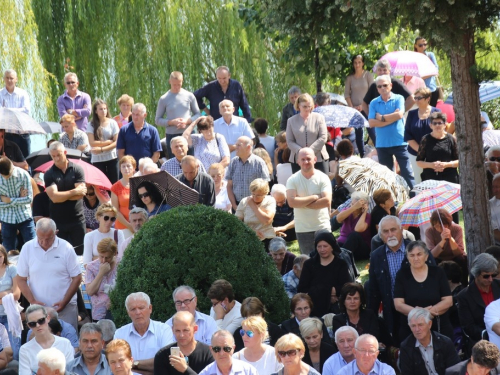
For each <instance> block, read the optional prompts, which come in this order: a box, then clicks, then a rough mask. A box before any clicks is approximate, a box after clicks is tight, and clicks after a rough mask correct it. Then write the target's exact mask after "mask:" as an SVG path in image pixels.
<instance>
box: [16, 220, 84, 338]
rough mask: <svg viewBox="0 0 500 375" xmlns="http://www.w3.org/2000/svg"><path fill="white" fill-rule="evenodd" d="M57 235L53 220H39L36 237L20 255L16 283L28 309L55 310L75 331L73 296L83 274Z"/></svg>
mask: <svg viewBox="0 0 500 375" xmlns="http://www.w3.org/2000/svg"><path fill="white" fill-rule="evenodd" d="M56 233H57V231H56V224H55V222H54V221H53V220H51V219H47V218H43V219H40V220H38V222H37V223H36V237H35V238H34V239H32V240H31V241H28V242H26V243H25V244H24V246H23V248H22V250H21V254H20V255H19V259H18V261H17V276H16V280H17V284H18V285H19V289H21V292H22V293H23V295H24V296H25V297H26V299H27V300H28V302H29V303H30V304H31V305H33V304H38V305H44V306H52V307H54V309H55V310H56V311H57V312H58V314H59V318H60V319H62V320H64V321H65V322H66V323H69V324H71V325H72V326H73V327H74V328H75V330H76V329H77V327H78V307H77V303H76V292H77V290H78V288H79V286H80V284H81V282H82V270H81V267H80V263H79V262H78V259H77V256H76V254H75V251H74V250H73V246H71V245H70V244H69V242H67V241H65V240H63V239H62V238H59V237H57V236H56ZM48 275H50V277H48ZM28 277H29V283H28Z"/></svg>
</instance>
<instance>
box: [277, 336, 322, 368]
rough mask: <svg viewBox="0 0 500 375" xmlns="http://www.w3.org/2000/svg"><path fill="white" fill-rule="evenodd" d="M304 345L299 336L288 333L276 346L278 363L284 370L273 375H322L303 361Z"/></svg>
mask: <svg viewBox="0 0 500 375" xmlns="http://www.w3.org/2000/svg"><path fill="white" fill-rule="evenodd" d="M305 351H306V349H305V347H304V343H303V342H302V340H301V339H300V337H299V336H297V335H294V334H293V333H288V334H286V335H284V336H283V337H281V338H280V339H279V340H278V342H277V343H276V345H275V346H274V352H275V353H276V358H277V359H278V362H280V363H282V364H283V368H282V369H280V370H279V371H276V372H273V373H272V374H271V375H285V374H286V375H320V374H319V372H317V371H316V370H315V369H314V368H313V367H311V366H309V365H308V364H307V363H305V362H303V361H302V358H304V354H305Z"/></svg>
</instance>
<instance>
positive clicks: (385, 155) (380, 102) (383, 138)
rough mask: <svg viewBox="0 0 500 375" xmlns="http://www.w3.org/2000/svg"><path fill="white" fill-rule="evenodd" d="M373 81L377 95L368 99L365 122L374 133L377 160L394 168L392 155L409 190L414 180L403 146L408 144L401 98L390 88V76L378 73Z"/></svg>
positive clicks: (405, 146) (406, 151) (408, 158)
mask: <svg viewBox="0 0 500 375" xmlns="http://www.w3.org/2000/svg"><path fill="white" fill-rule="evenodd" d="M375 83H376V84H377V89H378V92H379V94H380V96H379V97H378V98H375V99H373V100H372V101H371V102H370V112H369V114H368V122H369V123H370V127H371V128H375V133H376V134H377V144H376V148H377V154H378V159H379V162H380V164H382V165H385V166H386V167H387V168H389V169H390V170H391V171H392V170H393V169H394V161H393V157H394V156H395V157H396V160H397V161H398V164H399V168H400V170H401V176H402V177H403V178H404V179H405V181H406V183H407V184H408V186H409V188H410V190H411V189H413V185H414V184H415V180H414V178H413V169H412V168H411V163H410V157H409V154H408V150H407V146H408V144H407V143H406V142H405V141H404V130H405V125H404V122H403V115H404V111H405V108H404V98H403V96H401V95H398V94H395V93H393V92H391V90H392V83H391V77H390V76H388V75H382V76H378V77H377V79H376V80H375Z"/></svg>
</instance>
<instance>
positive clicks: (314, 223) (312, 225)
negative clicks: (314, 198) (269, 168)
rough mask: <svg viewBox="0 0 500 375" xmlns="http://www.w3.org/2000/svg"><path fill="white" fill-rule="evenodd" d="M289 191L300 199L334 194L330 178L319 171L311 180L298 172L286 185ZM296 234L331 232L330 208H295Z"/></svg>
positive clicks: (316, 171)
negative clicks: (293, 192)
mask: <svg viewBox="0 0 500 375" xmlns="http://www.w3.org/2000/svg"><path fill="white" fill-rule="evenodd" d="M286 189H287V190H295V191H296V192H297V196H298V197H307V196H310V195H318V196H321V193H330V195H331V194H332V183H331V181H330V179H329V178H328V176H327V175H326V174H324V173H323V172H321V171H318V170H317V169H316V170H315V171H314V174H313V175H312V176H311V178H309V179H307V178H305V177H304V175H303V174H302V171H298V172H297V173H295V174H293V175H292V177H290V178H289V179H288V181H287V183H286ZM294 218H295V232H296V233H306V232H316V231H317V230H319V229H328V230H331V226H330V209H329V208H328V207H324V208H320V209H311V208H306V207H301V208H294Z"/></svg>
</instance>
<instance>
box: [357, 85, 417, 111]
mask: <svg viewBox="0 0 500 375" xmlns="http://www.w3.org/2000/svg"><path fill="white" fill-rule="evenodd" d="M391 83H392V90H391V91H392V92H393V93H394V94H399V95H403V98H405V100H406V98H408V97H409V96H410V95H411V93H410V92H409V91H408V89H407V88H406V86H405V85H404V84H403V83H402V82H401V81H398V80H397V79H391ZM379 96H380V94H379V92H378V90H377V84H376V83H375V82H373V83H372V84H371V85H370V87H369V88H368V92H367V93H366V95H365V97H364V98H363V101H364V102H365V103H366V104H367V105H368V106H369V105H370V102H371V101H372V100H373V99H375V98H377V97H379Z"/></svg>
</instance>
